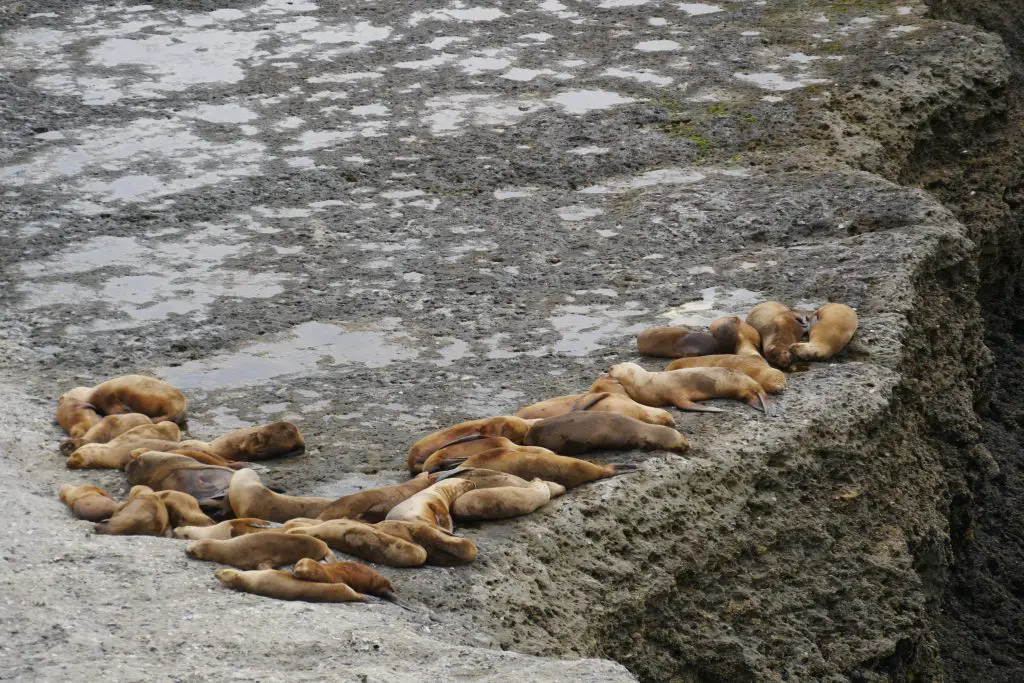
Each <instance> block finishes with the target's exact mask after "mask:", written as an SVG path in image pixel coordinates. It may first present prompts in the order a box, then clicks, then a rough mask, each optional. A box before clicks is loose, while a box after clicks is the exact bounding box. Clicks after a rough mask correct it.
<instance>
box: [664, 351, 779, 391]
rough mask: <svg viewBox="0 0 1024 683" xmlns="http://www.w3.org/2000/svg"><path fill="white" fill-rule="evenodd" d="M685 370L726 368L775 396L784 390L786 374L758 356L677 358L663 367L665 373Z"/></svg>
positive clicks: (727, 355)
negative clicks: (749, 379)
mask: <svg viewBox="0 0 1024 683" xmlns="http://www.w3.org/2000/svg"><path fill="white" fill-rule="evenodd" d="M686 368H728V369H730V370H735V371H736V372H742V373H743V374H744V375H746V376H747V377H750V378H751V379H753V380H754V381H756V382H757V383H758V384H760V385H761V388H762V389H764V390H765V391H767V392H768V393H771V394H777V393H779V392H780V391H785V389H786V373H784V372H782V371H781V370H776V369H775V368H773V367H772V366H771V365H769V364H768V361H766V360H765V359H764V358H762V357H761V355H760V354H758V355H756V356H752V355H748V356H741V355H736V354H725V355H714V356H699V357H696V358H677V359H676V360H674V361H672V362H671V363H669V364H668V365H666V366H665V372H671V371H672V370H683V369H686Z"/></svg>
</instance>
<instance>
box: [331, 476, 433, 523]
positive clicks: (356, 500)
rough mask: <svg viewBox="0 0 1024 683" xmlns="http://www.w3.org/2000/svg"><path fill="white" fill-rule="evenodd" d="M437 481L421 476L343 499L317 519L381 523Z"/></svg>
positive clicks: (430, 477) (360, 492) (335, 502)
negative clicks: (393, 509) (401, 504)
mask: <svg viewBox="0 0 1024 683" xmlns="http://www.w3.org/2000/svg"><path fill="white" fill-rule="evenodd" d="M435 481H437V475H436V474H427V473H426V472H423V473H421V474H419V475H417V476H415V477H413V478H412V479H410V480H409V481H407V482H404V483H401V484H394V485H392V486H381V487H379V488H375V489H366V490H365V491H359V492H357V493H351V494H349V495H347V496H342V497H341V498H339V499H338V500H336V501H334V502H332V503H331V504H330V505H328V506H327V507H325V508H324V509H323V510H322V511H321V512H320V515H319V519H320V520H322V521H327V520H329V519H358V520H360V521H363V522H369V523H371V524H372V523H373V522H380V521H382V520H383V519H384V518H385V517H387V514H388V513H389V512H390V511H391V508H393V507H395V506H396V505H398V504H399V503H401V502H402V501H404V500H406V499H407V498H409V497H410V496H412V495H414V494H416V493H419V492H420V491H422V490H423V489H425V488H427V487H428V486H430V485H431V484H433V483H434V482H435Z"/></svg>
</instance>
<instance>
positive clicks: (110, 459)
mask: <svg viewBox="0 0 1024 683" xmlns="http://www.w3.org/2000/svg"><path fill="white" fill-rule="evenodd" d="M180 438H181V430H180V429H179V428H178V425H176V424H174V423H173V422H168V421H164V422H160V423H157V424H144V425H140V426H138V427H133V428H131V429H129V430H128V431H126V432H124V433H123V434H121V435H119V436H117V437H115V438H113V439H111V440H110V441H108V442H107V443H87V444H85V445H84V446H82V447H80V448H78V449H76V450H75V452H74V453H72V454H71V455H70V456H68V460H67V463H66V464H67V466H68V467H69V468H71V469H84V468H107V469H115V470H119V469H123V468H124V466H125V465H127V464H128V461H129V460H130V459H131V452H132V451H133V450H137V449H139V448H147V449H150V450H159V449H161V448H168V447H171V448H173V447H174V446H175V445H176V444H177V443H178V439H180Z"/></svg>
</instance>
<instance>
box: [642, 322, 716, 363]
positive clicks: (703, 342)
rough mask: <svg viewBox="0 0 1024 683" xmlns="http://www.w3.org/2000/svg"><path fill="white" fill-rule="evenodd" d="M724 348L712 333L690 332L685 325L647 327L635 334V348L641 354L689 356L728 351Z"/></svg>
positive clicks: (667, 356) (671, 356)
mask: <svg viewBox="0 0 1024 683" xmlns="http://www.w3.org/2000/svg"><path fill="white" fill-rule="evenodd" d="M730 343H731V342H730ZM726 348H727V344H723V343H722V341H721V340H720V339H718V338H716V337H715V336H714V335H711V334H708V333H707V332H691V331H690V330H688V329H686V328H685V327H649V328H647V329H646V330H643V331H642V332H640V334H638V335H637V336H636V350H637V352H638V353H639V354H640V355H641V356H657V357H659V358H689V357H690V356H706V355H710V354H712V353H729V351H728V350H726ZM730 348H731V347H730Z"/></svg>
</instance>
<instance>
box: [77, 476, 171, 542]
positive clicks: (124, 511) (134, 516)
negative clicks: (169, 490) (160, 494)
mask: <svg viewBox="0 0 1024 683" xmlns="http://www.w3.org/2000/svg"><path fill="white" fill-rule="evenodd" d="M94 528H95V531H96V533H97V534H109V535H112V536H167V535H168V532H169V530H170V519H169V517H168V515H167V508H166V507H164V504H163V501H161V500H160V499H159V498H157V496H156V494H155V493H153V490H152V489H150V488H149V487H147V486H135V487H133V488H132V490H131V491H130V492H129V494H128V499H127V500H126V501H125V502H124V503H121V505H119V506H118V507H117V510H116V511H115V512H114V514H113V515H111V517H110V519H108V520H106V521H103V522H100V523H99V524H97V525H96V526H95V527H94Z"/></svg>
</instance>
